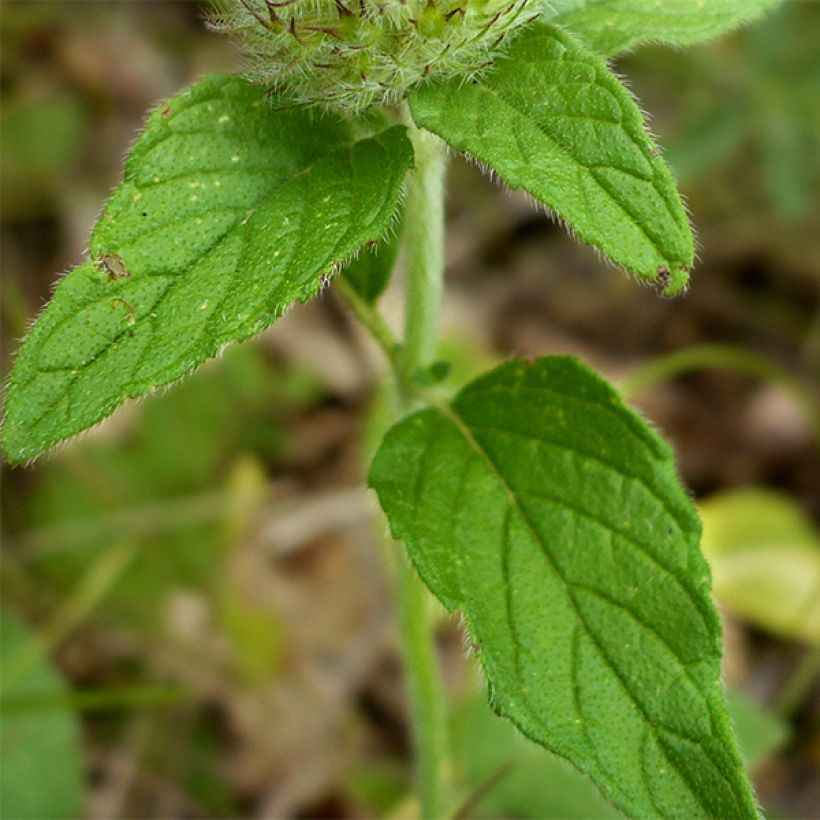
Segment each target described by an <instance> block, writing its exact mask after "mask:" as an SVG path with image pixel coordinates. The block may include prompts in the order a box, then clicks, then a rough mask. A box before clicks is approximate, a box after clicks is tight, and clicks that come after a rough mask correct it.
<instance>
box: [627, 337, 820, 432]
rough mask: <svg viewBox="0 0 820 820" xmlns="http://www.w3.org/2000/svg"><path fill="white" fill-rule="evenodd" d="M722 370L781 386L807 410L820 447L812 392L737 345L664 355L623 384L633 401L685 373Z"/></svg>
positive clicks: (818, 410)
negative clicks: (654, 387) (661, 383)
mask: <svg viewBox="0 0 820 820" xmlns="http://www.w3.org/2000/svg"><path fill="white" fill-rule="evenodd" d="M707 368H720V369H723V370H731V371H734V372H736V373H743V374H744V375H746V376H750V377H751V378H754V379H760V380H761V381H765V382H769V383H771V384H776V385H778V386H779V387H780V388H781V389H782V390H783V391H784V392H785V393H787V394H788V395H790V396H791V397H792V399H793V400H794V402H795V403H796V404H797V406H798V407H799V408H800V409H801V410H802V411H803V414H804V416H805V417H806V421H807V422H808V423H809V425H810V427H811V429H812V432H813V433H814V437H815V439H816V441H817V443H818V444H820V406H818V403H817V400H816V398H815V397H814V395H813V394H812V392H811V391H810V390H809V389H808V388H807V387H805V386H804V385H803V384H802V383H801V382H800V380H799V379H797V378H796V377H795V376H793V375H792V374H791V373H790V372H789V371H788V370H786V369H785V368H784V367H781V366H780V365H779V364H776V363H775V362H773V361H772V360H771V359H769V358H767V357H766V356H761V355H760V354H759V353H755V352H754V351H751V350H745V349H744V348H742V347H735V346H734V345H693V346H692V347H686V348H684V349H683V350H678V351H675V352H674V353H670V354H669V355H667V356H661V357H660V358H658V359H655V360H653V361H651V362H649V363H648V364H646V365H644V366H643V367H640V368H638V369H637V370H636V371H634V372H633V373H632V374H631V375H630V376H628V377H627V378H626V379H624V381H623V382H622V383H621V392H622V393H623V394H624V396H626V397H627V398H632V397H633V396H634V395H635V394H636V393H640V392H641V391H642V390H645V389H646V388H647V387H650V386H652V385H654V384H657V383H658V382H662V381H666V380H667V379H673V378H675V377H676V376H680V375H683V374H684V373H691V372H692V371H696V370H705V369H707Z"/></svg>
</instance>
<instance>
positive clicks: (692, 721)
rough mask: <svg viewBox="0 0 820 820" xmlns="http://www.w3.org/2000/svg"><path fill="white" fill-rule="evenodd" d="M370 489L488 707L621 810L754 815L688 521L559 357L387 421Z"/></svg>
mask: <svg viewBox="0 0 820 820" xmlns="http://www.w3.org/2000/svg"><path fill="white" fill-rule="evenodd" d="M370 482H371V485H372V486H373V487H374V489H375V490H376V491H377V493H378V495H379V500H380V502H381V505H382V507H383V508H384V510H385V512H386V513H387V516H388V519H389V521H390V525H391V529H392V531H393V535H394V536H395V537H396V538H398V539H401V540H403V541H404V542H405V543H406V544H407V548H408V551H409V553H410V556H411V558H412V559H413V562H414V563H415V565H416V567H417V569H418V571H419V573H420V575H421V576H422V577H423V578H424V580H425V581H426V583H427V584H428V585H429V587H430V588H431V589H432V590H433V592H434V593H435V594H436V596H437V597H438V598H439V599H440V600H441V601H442V602H443V603H444V604H445V605H446V606H447V608H448V609H451V610H454V609H458V610H460V611H462V612H463V613H464V617H465V619H466V621H467V624H468V627H469V630H470V633H471V634H472V637H473V640H474V642H475V644H476V646H477V648H478V651H479V653H480V657H481V661H482V664H483V667H484V670H485V672H486V675H487V679H488V681H489V685H490V690H491V699H492V703H493V707H494V708H495V709H496V711H498V712H499V713H500V714H502V715H504V716H506V717H508V718H510V719H511V720H512V721H513V722H514V723H515V724H516V725H517V726H518V727H519V728H520V729H521V730H522V731H523V732H524V733H525V734H527V735H528V736H530V737H531V738H533V739H534V740H536V741H538V742H539V743H541V744H542V745H544V746H546V747H547V748H549V749H551V750H553V751H554V752H556V753H557V754H559V755H561V756H563V757H566V758H567V759H569V760H571V761H572V762H573V763H574V764H575V765H576V766H577V767H578V768H579V769H581V770H582V771H584V772H586V773H587V774H589V776H590V777H591V778H592V779H593V780H594V781H595V782H596V783H597V784H598V785H599V786H600V787H601V788H602V789H603V790H604V791H605V793H606V794H607V795H608V796H609V797H610V798H611V799H612V801H613V802H614V803H615V804H616V805H617V806H619V807H620V808H622V809H623V810H624V811H626V812H627V813H629V814H632V815H638V816H644V815H656V814H657V815H661V816H669V815H685V816H689V817H702V816H713V817H754V816H755V815H756V810H755V807H754V801H753V799H752V795H751V792H750V790H749V787H748V785H747V783H746V781H745V777H744V774H743V768H742V765H741V763H740V758H739V756H738V753H737V750H736V748H735V743H734V739H733V737H732V732H731V727H730V725H729V721H728V719H727V717H726V713H725V708H724V705H723V695H722V691H721V688H720V683H719V661H720V627H719V623H718V619H717V615H716V612H715V610H714V608H713V606H712V604H711V601H710V599H709V572H708V569H707V566H706V564H705V562H704V560H703V558H702V556H701V555H700V552H699V550H698V539H699V536H700V524H699V522H698V519H697V516H696V515H695V512H694V510H693V508H692V506H691V504H690V502H689V500H688V498H687V496H686V493H685V492H684V490H683V489H682V488H681V486H680V484H679V482H678V480H677V477H676V475H675V467H674V462H673V459H672V455H671V453H670V451H669V449H668V447H667V446H666V445H665V444H664V443H663V442H662V441H661V440H660V439H659V438H658V437H657V436H656V435H655V434H654V433H653V432H652V431H651V429H650V428H649V427H648V426H647V425H646V424H644V423H643V422H642V421H641V419H640V418H638V417H637V416H636V415H635V414H634V413H633V412H631V411H630V410H628V409H627V408H626V407H625V406H624V405H623V403H622V401H621V400H620V398H619V397H618V395H617V394H616V393H615V391H614V390H612V388H610V387H609V386H608V385H607V384H606V383H605V382H603V381H602V380H601V379H600V378H599V377H597V376H595V374H593V373H592V372H591V371H589V370H587V369H586V368H585V367H583V366H582V365H580V364H579V363H578V362H576V361H575V360H573V359H567V358H561V357H553V358H545V359H539V360H538V361H536V362H535V363H533V364H525V363H510V364H507V365H504V366H502V367H500V368H498V369H496V370H494V371H492V372H491V373H489V374H488V375H486V376H484V377H482V378H480V379H478V380H476V381H474V382H473V383H472V384H470V385H468V386H467V387H466V388H465V389H464V390H462V391H461V392H460V393H459V395H458V396H457V397H456V399H455V400H454V401H453V403H452V405H451V406H443V405H442V406H436V407H433V408H429V409H427V410H423V411H421V412H419V413H416V414H415V415H413V416H411V417H409V418H407V419H405V420H404V421H402V422H401V423H399V424H398V425H397V426H396V427H394V428H393V429H392V430H391V431H390V432H389V433H388V434H387V436H386V437H385V440H384V443H383V445H382V448H381V449H380V451H379V452H378V453H377V455H376V458H375V460H374V462H373V467H372V470H371V474H370Z"/></svg>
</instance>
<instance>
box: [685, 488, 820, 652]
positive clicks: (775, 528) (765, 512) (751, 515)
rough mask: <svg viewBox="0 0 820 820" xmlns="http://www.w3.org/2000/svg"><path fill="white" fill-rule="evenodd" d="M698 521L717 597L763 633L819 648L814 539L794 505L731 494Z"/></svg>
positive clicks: (818, 556) (705, 506)
mask: <svg viewBox="0 0 820 820" xmlns="http://www.w3.org/2000/svg"><path fill="white" fill-rule="evenodd" d="M701 515H702V517H703V551H704V553H705V554H706V557H707V558H708V559H709V563H710V564H711V567H712V573H713V575H714V588H715V595H716V596H717V598H718V599H719V600H720V601H721V602H722V603H723V604H725V605H726V606H727V607H728V608H729V609H730V610H731V611H733V612H735V613H736V614H738V615H740V616H741V617H742V618H745V619H747V620H748V621H750V622H752V623H754V624H756V625H757V626H760V627H762V628H763V629H766V630H769V631H770V632H775V633H777V634H779V635H783V636H784V637H786V638H792V639H795V638H796V639H798V640H804V641H808V642H810V643H817V644H820V535H818V533H817V531H816V530H815V529H814V527H813V526H812V524H811V521H810V520H809V519H808V517H807V516H806V515H805V513H804V512H803V511H802V510H801V509H800V508H799V507H798V506H797V505H796V504H795V503H794V501H792V500H791V499H790V498H788V497H787V496H783V495H781V494H780V493H776V492H772V491H770V490H763V489H754V488H749V489H744V490H732V491H729V492H725V493H721V494H719V495H716V496H713V497H712V498H709V499H708V500H706V501H705V502H703V503H702V504H701Z"/></svg>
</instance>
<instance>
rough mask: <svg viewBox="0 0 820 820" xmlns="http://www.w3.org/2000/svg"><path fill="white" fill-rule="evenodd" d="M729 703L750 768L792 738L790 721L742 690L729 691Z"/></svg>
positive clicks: (745, 758)
mask: <svg viewBox="0 0 820 820" xmlns="http://www.w3.org/2000/svg"><path fill="white" fill-rule="evenodd" d="M726 706H727V707H728V709H729V716H730V717H731V718H732V725H733V726H734V727H735V732H736V734H737V742H738V746H740V752H741V754H742V755H743V759H744V760H745V761H746V765H747V766H748V767H749V768H750V769H754V768H755V767H756V766H757V765H758V764H760V763H762V762H763V761H764V760H765V759H766V758H767V757H769V756H770V755H772V754H773V753H774V752H775V751H777V749H778V748H779V747H780V746H782V745H783V744H784V743H785V742H786V740H787V739H788V737H789V726H788V724H786V723H784V722H783V721H782V720H781V719H780V718H779V717H778V716H777V714H775V713H774V712H772V711H771V710H769V709H767V708H766V707H764V706H761V705H760V704H759V703H757V702H755V701H753V700H752V699H751V698H748V697H746V696H745V695H742V694H741V693H740V692H734V691H732V690H731V689H730V690H729V691H727V692H726Z"/></svg>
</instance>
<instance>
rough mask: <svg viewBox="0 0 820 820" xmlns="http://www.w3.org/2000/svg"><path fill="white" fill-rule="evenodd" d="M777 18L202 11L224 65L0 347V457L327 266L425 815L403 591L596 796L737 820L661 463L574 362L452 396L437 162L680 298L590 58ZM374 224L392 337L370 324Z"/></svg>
mask: <svg viewBox="0 0 820 820" xmlns="http://www.w3.org/2000/svg"><path fill="white" fill-rule="evenodd" d="M774 2H775V0H709V2H708V3H704V2H703V0H665V1H664V2H657V0H554V2H546V1H543V2H535V0H381V2H377V1H376V0H222V1H221V2H220V4H219V6H218V8H217V9H216V10H215V12H214V18H213V22H214V25H215V26H216V28H218V29H220V30H223V31H226V32H229V33H231V34H233V35H235V36H236V37H237V38H238V39H239V41H240V42H241V44H242V45H243V46H244V49H245V51H246V54H247V56H248V58H249V61H250V68H249V74H248V77H246V78H242V77H230V76H209V77H205V78H203V79H202V80H201V81H199V82H198V83H196V84H195V85H194V86H192V87H191V88H188V89H186V90H184V91H183V92H182V93H180V94H179V95H178V96H176V97H174V98H173V99H171V100H169V101H168V102H166V103H163V104H162V105H160V106H159V107H158V108H157V110H156V111H155V112H154V113H153V114H152V115H151V117H150V118H149V120H148V122H147V125H146V127H145V131H144V133H143V134H142V136H141V137H140V138H139V139H138V141H137V142H136V144H135V145H134V147H133V149H132V151H131V154H130V156H129V157H128V160H127V162H126V165H125V173H124V179H123V182H122V184H121V185H120V187H119V188H118V189H117V190H116V191H115V192H114V194H113V196H112V197H111V199H110V201H109V202H108V204H107V206H106V207H105V209H104V211H103V213H102V215H101V217H100V219H99V221H98V222H97V225H96V227H95V228H94V231H93V233H92V236H91V240H90V244H89V258H88V260H87V261H86V262H84V263H83V264H81V265H79V266H78V267H77V268H75V269H74V270H72V271H71V272H70V273H69V274H68V275H67V276H65V277H64V278H63V279H62V280H61V281H60V283H59V286H58V287H57V289H56V291H55V293H54V296H53V298H52V300H51V302H50V304H49V305H48V306H47V307H46V309H45V310H44V311H43V313H42V314H41V316H40V317H39V319H38V320H37V322H36V323H35V324H34V326H33V328H32V330H31V332H30V333H29V335H28V337H27V339H26V340H25V343H24V344H23V346H22V349H21V350H20V353H19V356H18V358H17V361H16V364H15V367H14V370H13V372H12V374H11V377H10V379H9V383H8V390H7V394H6V416H5V425H4V430H3V445H4V448H5V453H6V456H7V457H8V459H9V460H10V461H12V462H25V461H29V460H31V459H33V458H35V457H36V456H38V455H39V454H40V453H42V452H44V451H45V450H47V449H49V448H51V447H53V446H54V445H55V444H57V443H59V442H61V441H63V440H64V439H66V438H67V437H69V436H71V435H74V434H75V433H79V432H80V431H82V430H84V429H86V428H88V427H90V426H92V425H94V424H96V423H97V422H98V421H100V420H101V419H103V418H104V417H105V416H107V415H109V414H110V413H111V412H112V411H113V410H114V409H116V408H117V407H118V406H119V405H120V404H121V403H122V402H123V401H124V400H125V399H127V398H129V397H137V396H141V395H143V394H145V393H147V392H148V391H150V390H152V389H154V388H156V387H158V386H160V385H164V384H168V383H170V382H172V381H174V380H176V379H178V378H179V377H181V376H184V375H185V374H187V373H189V372H190V371H191V370H193V369H194V368H195V367H197V366H198V365H199V364H201V363H202V362H203V361H204V360H206V359H207V358H209V357H211V356H215V355H217V353H218V352H219V351H220V350H221V349H222V348H223V347H224V346H225V345H226V344H228V343H231V342H236V341H239V340H242V339H245V338H247V337H249V336H252V335H254V334H256V333H258V332H260V331H262V330H264V329H265V328H267V327H268V326H269V325H270V324H271V323H272V322H274V321H275V320H276V319H277V317H279V316H281V315H282V313H284V311H286V310H287V308H288V307H289V306H290V305H292V304H293V303H294V302H296V301H306V300H308V299H310V298H312V297H313V296H315V295H316V293H317V292H318V291H319V290H320V288H321V287H322V286H323V285H324V284H326V283H327V282H328V281H329V280H332V282H333V286H334V289H335V290H336V291H337V292H338V294H339V295H340V297H341V298H343V299H344V300H345V301H346V302H347V304H348V305H349V307H350V309H351V311H352V312H353V314H354V315H355V316H356V317H357V318H358V319H359V320H360V321H361V322H362V324H363V325H364V327H365V328H366V329H367V330H369V331H370V332H371V333H372V335H373V337H374V339H375V340H376V341H377V342H378V343H379V345H380V346H381V347H382V348H383V351H384V354H385V356H386V358H387V360H388V361H389V363H390V365H391V373H392V382H393V385H394V388H395V389H394V395H395V405H396V408H397V410H396V413H397V417H398V420H397V422H396V424H395V425H394V426H393V428H392V429H391V430H390V431H389V432H388V433H387V435H386V436H385V437H384V440H383V442H382V444H381V447H380V449H379V451H378V453H377V455H376V457H375V460H374V463H373V465H372V468H371V470H370V485H371V486H372V487H373V488H374V489H375V491H376V493H377V495H378V498H379V501H380V502H381V505H382V507H383V509H384V511H385V513H386V515H387V518H388V520H389V523H390V527H391V530H392V532H393V535H394V536H395V537H396V539H397V540H399V541H401V542H403V543H404V547H405V548H406V551H407V554H408V556H409V558H410V561H411V562H412V566H411V564H410V563H408V562H405V561H403V560H400V561H399V562H398V607H399V614H400V618H399V620H400V623H401V625H402V631H403V636H404V645H405V656H406V671H407V676H408V679H409V691H410V693H411V701H412V706H413V716H414V721H415V732H416V754H417V764H418V766H417V767H418V780H417V788H418V793H419V799H420V812H421V814H422V816H423V817H425V818H438V817H443V816H446V815H447V814H448V813H449V812H450V811H451V810H452V806H453V803H452V800H453V799H454V796H453V795H451V794H450V793H449V790H448V786H447V777H446V773H447V771H448V770H449V766H448V765H447V761H446V757H447V738H446V725H447V718H446V703H445V699H444V696H443V692H442V688H441V685H440V682H439V676H438V672H437V669H436V664H435V654H434V652H433V645H432V639H431V625H430V621H429V615H428V613H427V606H426V604H427V599H426V597H425V596H426V592H425V591H424V588H423V587H422V586H421V582H420V581H419V578H418V576H421V578H422V579H423V581H424V583H426V585H427V586H428V587H429V589H430V590H432V592H433V594H434V595H435V596H436V597H437V598H438V599H439V600H440V601H441V602H442V603H443V604H444V605H445V606H446V607H447V608H448V609H450V610H457V611H459V612H461V613H462V614H463V617H464V622H465V623H466V625H467V628H468V630H469V631H470V633H471V636H472V640H473V642H474V643H475V645H476V646H478V647H480V653H479V655H480V659H481V663H482V665H483V668H484V671H485V673H486V679H487V683H488V690H489V695H490V699H491V702H492V705H493V707H494V709H495V711H496V712H498V714H499V715H501V716H503V717H505V718H507V719H509V720H511V721H512V722H513V723H514V724H515V725H516V726H517V727H518V728H519V729H520V730H521V731H522V732H523V733H524V734H526V735H527V736H529V737H530V738H531V739H532V740H534V741H535V742H536V743H540V744H541V745H543V746H545V747H546V748H548V749H551V750H552V751H554V752H556V753H558V754H559V755H561V756H562V757H564V758H566V759H567V760H569V761H570V762H571V763H572V764H574V765H575V766H576V767H577V768H578V769H580V770H581V771H582V772H585V773H586V774H587V775H588V776H589V777H590V778H591V779H592V780H593V781H594V782H595V783H596V784H597V785H598V786H599V787H600V789H601V791H602V792H603V793H604V794H605V795H606V796H607V797H608V798H609V800H610V801H611V802H612V803H613V804H615V805H616V806H618V807H619V808H620V809H621V810H623V811H624V812H626V813H627V814H629V815H633V816H675V817H687V818H689V817H733V818H734V817H747V818H750V817H755V816H756V815H757V808H756V805H755V800H754V797H753V795H752V791H751V788H750V785H749V782H748V780H747V778H746V775H745V772H744V768H743V764H742V761H741V759H740V756H739V754H738V750H737V746H736V743H735V739H734V737H733V733H732V728H731V726H730V723H729V719H728V717H727V713H726V710H725V706H724V698H723V692H722V689H721V685H720V680H719V666H720V654H721V633H720V627H719V622H718V618H717V614H716V611H715V609H714V606H713V604H712V602H711V600H710V594H709V591H710V579H709V571H708V567H707V565H706V563H705V561H704V559H703V557H702V556H701V553H700V550H699V538H700V524H699V521H698V518H697V515H696V513H695V511H694V508H693V506H692V503H691V501H690V499H689V497H688V495H687V493H686V491H685V489H684V488H683V487H682V486H681V484H680V482H679V480H678V478H677V475H676V471H675V465H674V460H673V456H672V453H671V451H670V449H669V447H668V446H667V445H666V444H665V443H664V442H663V441H662V440H661V439H660V437H659V436H658V435H657V434H656V433H655V432H654V431H653V430H652V429H651V428H650V427H649V426H648V425H647V424H646V423H645V422H644V421H643V420H642V419H641V418H640V417H639V416H638V415H637V414H636V413H635V412H634V411H632V410H631V409H630V408H629V407H627V406H626V405H625V404H624V402H623V401H622V399H621V398H620V397H619V395H618V393H617V392H616V391H615V389H613V388H612V387H611V386H610V385H608V384H607V383H606V382H605V381H604V380H603V379H602V378H601V377H600V376H598V375H596V374H595V373H593V372H592V371H591V370H589V369H588V368H587V367H585V366H584V365H583V364H581V363H580V362H579V361H577V360H575V359H570V358H566V357H558V356H545V357H543V358H541V359H538V360H536V361H534V362H518V361H511V362H508V363H507V364H504V365H502V366H501V367H498V368H496V369H494V370H492V371H490V372H488V373H486V374H485V375H484V376H482V377H481V378H479V379H477V380H476V381H474V382H472V383H471V384H469V385H467V386H466V387H464V388H462V389H461V390H456V389H455V388H453V387H451V386H450V385H448V384H447V382H446V378H445V377H446V373H447V368H446V366H445V364H444V363H442V362H439V361H437V359H436V354H437V317H438V308H439V302H440V299H441V292H442V279H443V242H444V226H443V204H442V203H443V194H444V171H445V164H446V156H445V148H446V146H449V147H450V148H451V149H452V150H453V151H456V152H458V153H462V154H466V155H469V156H470V157H472V158H473V159H474V160H476V161H478V162H479V163H480V164H482V165H483V166H486V167H487V168H489V169H492V170H493V171H494V172H495V173H496V174H497V175H498V177H499V178H500V179H501V180H502V181H503V182H504V183H506V184H507V185H509V186H510V187H513V188H522V189H524V190H525V191H527V192H528V193H529V194H530V195H531V196H532V197H533V198H534V199H535V200H537V201H539V202H540V203H542V204H543V205H544V206H546V207H547V208H549V209H551V210H552V211H553V212H554V213H555V214H556V215H557V216H558V217H559V218H560V219H561V220H563V221H564V222H565V223H567V225H568V226H569V227H570V228H571V229H572V231H573V232H574V234H575V235H576V236H577V237H578V238H579V239H580V240H582V241H584V242H587V243H589V244H591V245H593V246H595V247H596V248H598V249H599V250H600V251H601V252H602V253H603V254H604V255H605V256H607V257H608V258H609V259H610V260H612V262H614V263H615V264H616V265H618V266H619V267H621V268H622V269H624V270H626V271H628V272H629V273H631V274H633V275H634V276H636V277H640V278H642V279H644V280H647V281H649V282H653V283H655V284H656V285H657V286H658V288H659V289H660V290H661V291H662V292H663V293H664V294H666V295H675V294H678V293H680V292H682V291H683V290H684V289H685V287H686V285H687V281H688V275H689V271H690V269H691V267H692V262H693V241H692V235H691V231H690V228H689V222H688V219H687V216H686V212H685V210H684V208H683V205H682V204H681V201H680V198H679V196H678V193H677V190H676V186H675V183H674V181H673V178H672V175H671V174H670V172H669V170H668V169H667V167H666V165H665V164H664V161H663V159H662V158H661V155H660V152H659V150H658V148H657V147H656V145H655V144H654V142H653V141H652V139H651V138H650V137H649V135H648V134H647V131H646V129H645V127H644V123H643V117H642V115H641V113H640V110H639V108H638V107H637V105H636V103H635V101H634V100H633V98H632V96H631V95H630V94H629V92H628V91H627V90H626V89H625V88H624V86H623V85H622V84H621V82H620V80H619V79H618V78H617V77H616V76H615V75H614V74H613V73H612V72H611V71H610V70H609V67H608V65H607V62H606V58H607V57H609V56H611V55H613V54H616V53H618V52H620V51H623V50H624V49H627V48H631V47H633V46H635V45H637V44H639V43H641V42H643V41H646V40H652V41H666V42H670V43H673V44H677V45H686V44H690V43H695V42H698V41H700V40H703V39H706V38H709V37H713V36H716V35H718V34H720V33H721V32H723V31H725V30H727V29H729V28H731V27H732V26H735V25H738V24H740V23H742V22H744V21H747V20H749V19H750V18H752V17H755V16H756V15H758V14H759V13H761V12H762V11H764V10H765V9H766V8H768V7H770V6H773V5H774ZM402 201H403V206H402V207H400V203H401V202H402ZM398 232H400V233H401V236H402V244H403V258H404V264H403V276H404V286H405V292H406V321H405V329H404V335H403V338H401V339H399V338H396V337H394V335H393V332H392V331H391V330H390V328H389V327H388V326H387V325H386V324H385V322H384V321H383V319H382V318H381V315H380V313H379V311H378V299H379V296H380V294H381V292H382V291H383V289H384V287H385V285H386V284H387V282H388V280H389V278H390V276H391V273H392V269H393V264H392V262H393V257H394V254H393V242H392V237H394V236H395V235H396V234H397V233H398ZM373 248H375V250H373ZM357 254H362V256H360V258H359V259H358V261H353V260H354V259H355V258H356V256H357ZM226 400H229V398H226ZM416 573H418V574H416Z"/></svg>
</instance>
